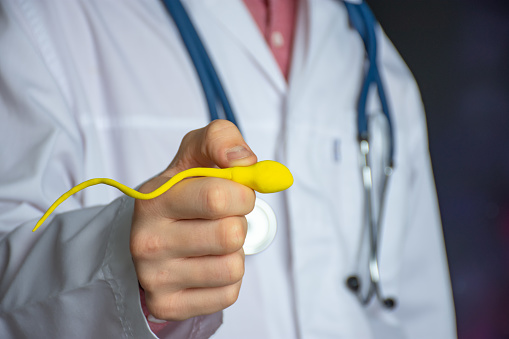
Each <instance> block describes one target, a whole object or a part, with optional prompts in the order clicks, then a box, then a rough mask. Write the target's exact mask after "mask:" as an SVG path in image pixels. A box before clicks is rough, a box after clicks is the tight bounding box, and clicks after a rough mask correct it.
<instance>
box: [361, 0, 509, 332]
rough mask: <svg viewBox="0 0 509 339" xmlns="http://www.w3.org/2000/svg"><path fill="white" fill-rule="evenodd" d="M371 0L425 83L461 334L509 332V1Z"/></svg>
mask: <svg viewBox="0 0 509 339" xmlns="http://www.w3.org/2000/svg"><path fill="white" fill-rule="evenodd" d="M368 3H369V4H370V6H371V7H372V9H373V12H375V16H377V18H378V20H379V21H380V22H381V24H382V27H383V28H384V30H385V31H386V33H387V35H388V36H389V37H390V38H391V40H392V42H393V43H394V45H395V46H396V47H397V49H398V50H399V52H400V54H401V55H402V56H403V58H404V59H405V61H406V63H407V64H408V66H409V68H410V69H411V70H412V72H413V74H414V76H415V78H416V79H417V82H418V83H419V86H420V88H421V94H422V97H423V101H424V105H425V107H426V112H427V120H428V129H429V141H430V151H431V158H432V161H433V168H434V173H435V180H436V184H437V191H438V197H439V201H440V210H441V213H442V221H443V227H444V236H445V241H446V246H447V254H448V259H449V267H450V271H451V279H452V287H453V293H454V300H455V305H456V317H457V325H458V337H459V338H460V339H474V338H475V339H500V338H509V150H508V148H509V2H508V1H507V0H499V1H495V0H479V1H473V0H463V1H452V0H428V1H424V0H421V1H408V0H371V1H369V0H368ZM416 292H418V291H416ZM430 339H433V338H430Z"/></svg>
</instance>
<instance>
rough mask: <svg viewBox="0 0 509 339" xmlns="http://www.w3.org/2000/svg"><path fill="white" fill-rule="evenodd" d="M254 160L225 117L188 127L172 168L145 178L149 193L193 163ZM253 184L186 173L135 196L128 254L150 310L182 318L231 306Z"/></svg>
mask: <svg viewBox="0 0 509 339" xmlns="http://www.w3.org/2000/svg"><path fill="white" fill-rule="evenodd" d="M256 161H257V159H256V156H255V155H254V154H253V152H252V151H251V150H250V148H249V147H248V146H247V144H246V143H245V141H244V139H243V138H242V136H241V134H240V132H239V131H238V129H237V128H236V127H235V125H233V124H232V123H230V122H228V121H225V120H216V121H214V122H212V123H210V124H209V125H208V126H207V127H205V128H202V129H199V130H195V131H192V132H190V133H188V134H187V135H186V136H185V137H184V139H183V140H182V143H181V145H180V148H179V151H178V153H177V155H176V156H175V158H174V159H173V161H172V163H171V164H170V166H169V167H168V168H167V169H166V170H165V171H164V172H163V173H161V174H160V175H159V176H157V177H155V178H153V179H151V180H150V181H148V182H146V183H145V184H143V186H142V187H141V188H140V191H141V192H151V191H153V190H154V189H156V188H157V187H159V186H161V185H162V184H163V183H164V182H166V181H167V180H168V179H169V178H170V177H172V176H174V175H175V174H177V173H179V172H181V171H183V170H186V169H189V168H193V167H219V168H225V167H232V166H249V165H252V164H254V163H256ZM254 203H255V194H254V192H253V190H251V189H250V188H248V187H246V186H244V185H241V184H238V183H235V182H233V181H230V180H225V179H218V178H192V179H186V180H184V181H182V182H180V183H178V184H177V185H175V186H174V187H173V188H171V189H170V190H169V191H168V192H166V193H164V194H163V195H161V196H159V197H157V198H155V199H152V200H136V202H135V207H134V214H133V222H132V229H131V243H130V248H131V254H132V257H133V260H134V264H135V268H136V273H137V275H138V281H139V282H140V284H141V286H142V287H143V289H144V290H145V296H146V304H147V307H148V309H149V311H150V313H151V314H152V315H153V316H154V317H156V318H158V319H166V320H184V319H187V318H190V317H193V316H197V315H202V314H210V313H214V312H217V311H220V310H222V309H224V308H226V307H228V306H230V305H232V304H233V303H234V302H235V301H236V300H237V297H238V294H239V290H240V285H241V282H242V277H243V275H244V251H243V250H242V246H243V244H244V240H245V237H246V233H247V222H246V219H245V217H244V216H245V215H246V214H248V213H249V212H251V211H252V210H253V208H254Z"/></svg>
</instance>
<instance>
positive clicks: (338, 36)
mask: <svg viewBox="0 0 509 339" xmlns="http://www.w3.org/2000/svg"><path fill="white" fill-rule="evenodd" d="M184 4H185V5H186V7H187V8H188V10H189V12H190V15H191V17H192V19H193V21H194V22H195V24H196V27H197V29H198V31H199V32H200V34H201V35H202V37H203V39H204V42H205V45H206V47H207V49H208V50H209V53H210V55H211V57H212V59H213V62H214V64H215V65H216V68H217V70H218V72H219V74H220V77H221V78H222V80H223V84H224V86H225V89H226V91H227V93H228V95H229V98H230V101H231V104H232V106H233V109H234V110H235V112H236V113H237V119H238V121H239V124H240V127H241V129H242V131H243V134H244V136H245V138H246V140H247V142H248V143H249V145H250V146H251V147H252V149H253V150H254V151H255V153H256V154H257V155H258V158H259V159H276V160H279V161H281V162H283V163H285V164H286V165H287V166H288V167H289V168H290V169H291V171H292V172H293V175H294V178H295V183H294V185H293V187H292V188H291V189H290V190H288V191H287V192H285V193H279V194H274V195H267V196H264V197H263V199H265V200H267V201H269V202H270V203H271V205H272V206H273V207H274V209H275V211H276V214H277V216H278V219H279V226H280V229H279V233H278V235H277V237H276V240H275V243H274V244H273V245H272V246H271V247H269V249H267V250H266V251H264V252H263V253H261V254H259V255H255V256H252V257H248V258H246V275H245V278H244V281H243V287H242V289H241V295H240V297H239V300H238V301H237V303H236V304H235V305H234V306H232V307H230V308H229V309H227V310H225V312H224V319H223V320H222V321H223V323H224V324H223V325H222V326H221V327H219V330H218V331H217V333H216V334H215V335H214V337H215V338H294V337H295V338H296V337H301V338H391V339H393V338H411V339H416V338H423V339H429V338H438V339H441V338H444V339H446V338H454V337H455V323H454V310H453V303H452V297H451V290H450V283H449V277H448V269H447V260H446V256H445V251H444V244H443V238H442V232H441V226H440V218H439V212H438V207H437V201H436V196H435V190H434V184H433V178H432V173H431V167H430V161H429V154H428V149H427V136H426V127H425V117H424V114H423V110H422V104H421V101H420V97H419V93H418V89H417V87H416V85H415V83H414V80H413V79H412V76H411V74H410V72H409V71H408V70H407V68H406V66H405V65H404V63H403V62H402V61H401V59H400V57H399V56H398V54H397V52H396V51H395V50H394V48H393V46H392V45H391V44H390V42H389V41H388V40H387V39H386V38H385V37H384V36H383V33H382V32H381V30H379V31H378V35H379V38H380V39H381V43H380V44H379V50H380V66H381V72H382V77H383V79H384V82H385V83H386V85H387V86H386V88H387V92H388V96H389V104H390V106H391V108H392V116H393V124H394V128H395V140H396V157H395V171H394V174H393V176H392V179H391V182H390V185H389V188H388V198H387V206H386V212H385V214H384V224H383V225H384V226H383V227H384V229H383V232H382V233H383V234H382V243H381V248H380V250H381V253H380V260H381V263H380V267H381V274H382V277H381V278H382V288H383V291H384V293H385V294H386V295H388V296H394V297H396V298H397V301H398V306H397V308H396V309H395V310H392V311H389V310H385V309H383V308H382V307H380V305H379V304H378V303H371V304H370V305H369V306H368V307H363V306H361V305H360V304H359V302H358V300H357V299H356V297H355V296H354V295H353V294H352V293H351V292H350V291H349V290H348V289H347V288H346V286H345V279H346V277H347V276H349V275H350V274H352V273H357V272H359V271H360V272H359V273H360V274H361V275H362V274H363V272H364V271H365V270H363V268H365V267H366V266H365V265H364V264H363V263H359V259H358V258H359V251H360V250H359V248H360V243H361V230H362V218H363V215H364V211H363V199H362V195H363V193H362V184H361V178H360V172H359V157H358V146H357V139H356V137H357V136H356V131H357V128H356V109H355V106H356V98H357V96H358V92H359V88H360V83H361V80H362V67H363V63H364V47H363V45H362V41H361V39H360V38H359V36H358V34H357V33H356V32H355V31H354V30H352V29H351V28H350V27H349V25H348V18H347V14H346V10H345V8H344V6H343V4H342V3H341V2H340V1H333V0H303V1H301V6H300V10H299V15H298V22H297V32H296V37H295V44H294V53H293V59H292V68H291V75H290V79H289V83H288V84H287V83H286V82H285V79H284V77H283V76H282V74H281V72H280V70H279V69H278V66H277V63H276V62H275V61H274V59H273V58H272V55H271V53H270V50H269V49H268V47H267V45H266V43H265V41H264V40H263V38H262V36H261V35H260V33H259V32H258V29H257V27H256V24H255V23H254V21H253V20H252V19H251V17H250V14H249V12H248V11H247V9H246V8H245V7H244V6H243V4H242V2H241V1H240V0H207V1H202V0H201V1H200V0H186V1H185V2H184ZM0 6H1V7H0V13H1V16H0V27H1V29H0V121H1V124H0V138H1V143H0V159H1V161H0V237H1V238H0V276H1V281H0V337H2V338H23V337H30V338H35V337H37V338H71V337H75V338H85V337H88V338H117V337H126V338H150V337H152V336H153V334H152V333H151V332H150V330H149V327H148V325H147V323H146V320H145V318H144V317H143V314H142V312H141V308H140V301H139V294H138V284H137V279H136V275H135V272H134V268H133V264H132V261H131V257H130V253H129V246H128V240H129V231H130V227H129V226H130V219H131V213H132V207H133V201H132V199H130V198H125V197H119V196H120V193H119V192H117V191H116V190H114V189H113V188H110V187H94V188H89V189H87V190H86V191H83V192H82V193H80V194H77V195H76V196H73V197H72V198H71V199H69V200H68V201H67V202H65V203H64V204H63V205H61V206H60V207H59V208H58V209H57V211H56V212H57V214H56V215H55V216H54V217H53V218H51V219H50V220H49V221H48V222H47V223H46V224H45V225H43V227H42V228H41V229H40V230H38V231H37V232H35V233H31V229H32V228H33V226H34V224H35V222H36V220H37V219H38V218H39V217H40V216H41V214H42V212H43V211H44V210H45V209H47V208H48V206H49V205H50V204H51V203H52V202H53V201H54V200H55V199H56V198H57V197H58V196H59V195H60V194H62V193H63V192H65V191H67V190H68V189H69V188H70V187H72V186H73V185H76V184H78V183H79V182H82V181H84V180H86V179H89V178H93V177H110V178H114V179H116V180H118V181H120V182H122V183H124V184H126V185H129V186H131V187H134V186H137V185H139V184H140V183H142V182H143V181H145V180H147V179H148V178H150V177H151V176H153V175H155V174H156V173H158V172H159V171H161V170H163V169H164V168H165V167H166V166H167V165H168V163H169V162H170V161H171V159H172V157H173V155H174V154H175V153H176V150H177V147H178V145H179V143H180V140H181V138H182V137H183V135H184V134H185V133H186V132H187V131H189V130H192V129H196V128H200V127H202V126H204V125H206V124H207V123H208V119H209V118H208V111H207V108H206V105H205V101H204V98H203V95H202V92H201V91H202V90H201V86H200V83H199V81H198V79H197V76H196V74H195V70H194V67H193V66H192V63H191V61H190V59H189V58H188V55H187V52H186V50H185V48H184V47H183V45H182V43H181V41H180V37H179V35H178V32H177V30H176V28H175V26H174V24H173V23H172V22H171V21H170V20H169V17H168V16H167V14H166V12H165V11H164V9H163V6H162V5H161V3H160V2H159V1H156V0H146V1H139V0H125V1H117V0H107V1H104V0H87V1H78V0H76V1H58V0H53V1H51V0H47V1H40V0H5V1H2V2H1V4H0ZM377 106H378V103H377V102H376V100H372V101H371V102H370V112H375V111H376V109H377ZM64 212H65V213H64ZM363 281H366V280H365V279H364V280H363ZM220 324H221V313H216V314H214V315H211V316H201V317H196V318H193V319H190V320H188V321H184V322H180V323H171V324H170V325H169V326H168V327H167V328H166V329H165V330H164V331H163V332H164V333H163V334H164V335H166V336H167V337H168V338H171V337H173V338H185V337H189V338H201V337H208V336H210V335H211V334H212V333H213V332H214V331H215V330H216V328H217V327H218V326H220Z"/></svg>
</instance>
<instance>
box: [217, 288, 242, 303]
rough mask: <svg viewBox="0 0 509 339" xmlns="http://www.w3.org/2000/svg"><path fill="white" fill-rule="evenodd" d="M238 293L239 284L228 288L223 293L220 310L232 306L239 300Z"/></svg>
mask: <svg viewBox="0 0 509 339" xmlns="http://www.w3.org/2000/svg"><path fill="white" fill-rule="evenodd" d="M239 292H240V285H239V284H236V285H231V286H228V288H226V290H225V292H224V296H223V300H222V305H221V308H223V309H224V308H227V307H230V306H231V305H233V304H234V303H235V302H236V301H237V299H238V298H239Z"/></svg>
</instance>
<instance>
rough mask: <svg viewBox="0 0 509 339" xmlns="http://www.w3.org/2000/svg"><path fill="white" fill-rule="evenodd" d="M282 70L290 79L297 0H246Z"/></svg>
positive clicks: (245, 2)
mask: <svg viewBox="0 0 509 339" xmlns="http://www.w3.org/2000/svg"><path fill="white" fill-rule="evenodd" d="M244 4H246V6H247V8H248V9H249V11H250V12H251V15H252V16H253V18H254V20H255V21H256V24H257V25H258V28H259V29H260V31H261V33H262V35H263V37H264V38H265V41H267V44H268V45H269V47H270V49H271V51H272V54H273V55H274V58H275V59H276V61H277V63H278V65H279V68H280V69H281V72H283V75H284V76H285V78H286V79H287V80H288V75H289V73H290V62H291V56H292V46H293V33H294V31H295V19H296V17H297V14H296V10H297V1H296V0H244Z"/></svg>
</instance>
